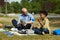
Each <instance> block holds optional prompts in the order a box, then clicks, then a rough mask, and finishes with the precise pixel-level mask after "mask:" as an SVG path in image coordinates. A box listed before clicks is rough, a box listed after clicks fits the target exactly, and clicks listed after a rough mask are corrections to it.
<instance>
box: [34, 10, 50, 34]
mask: <svg viewBox="0 0 60 40" xmlns="http://www.w3.org/2000/svg"><path fill="white" fill-rule="evenodd" d="M39 15H40V17H41V19H40V18H39V19H38V22H39V24H40V25H41V27H40V28H37V27H33V30H34V31H35V33H37V34H49V33H50V28H49V20H48V18H47V15H48V13H47V12H46V11H40V12H39Z"/></svg>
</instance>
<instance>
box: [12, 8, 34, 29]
mask: <svg viewBox="0 0 60 40" xmlns="http://www.w3.org/2000/svg"><path fill="white" fill-rule="evenodd" d="M33 22H34V17H33V15H32V14H30V13H28V11H27V9H26V8H22V14H20V16H19V18H18V22H17V21H16V20H15V19H13V20H12V24H13V25H14V26H15V27H16V28H18V30H21V29H30V27H31V25H32V23H33Z"/></svg>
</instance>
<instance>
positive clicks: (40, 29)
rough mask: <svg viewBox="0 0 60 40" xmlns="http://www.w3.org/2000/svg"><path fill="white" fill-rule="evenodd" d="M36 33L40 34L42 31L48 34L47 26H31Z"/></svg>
mask: <svg viewBox="0 0 60 40" xmlns="http://www.w3.org/2000/svg"><path fill="white" fill-rule="evenodd" d="M32 29H33V30H34V32H35V33H36V34H42V32H44V33H45V34H49V30H48V29H47V28H39V29H38V28H32Z"/></svg>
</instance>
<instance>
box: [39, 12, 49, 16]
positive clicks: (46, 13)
mask: <svg viewBox="0 0 60 40" xmlns="http://www.w3.org/2000/svg"><path fill="white" fill-rule="evenodd" d="M39 14H44V15H46V16H47V15H48V12H47V11H39Z"/></svg>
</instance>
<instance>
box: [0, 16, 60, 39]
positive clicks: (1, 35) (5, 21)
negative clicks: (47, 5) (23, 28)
mask: <svg viewBox="0 0 60 40" xmlns="http://www.w3.org/2000/svg"><path fill="white" fill-rule="evenodd" d="M12 19H16V20H17V17H0V23H2V24H4V25H6V24H7V25H12V23H11V20H12ZM49 20H50V26H51V30H54V29H58V28H60V22H59V23H53V22H57V21H60V18H51V19H49ZM0 40H60V36H58V35H52V34H51V35H49V34H46V35H35V36H29V35H27V36H17V35H14V36H8V35H6V34H4V33H3V32H0Z"/></svg>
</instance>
